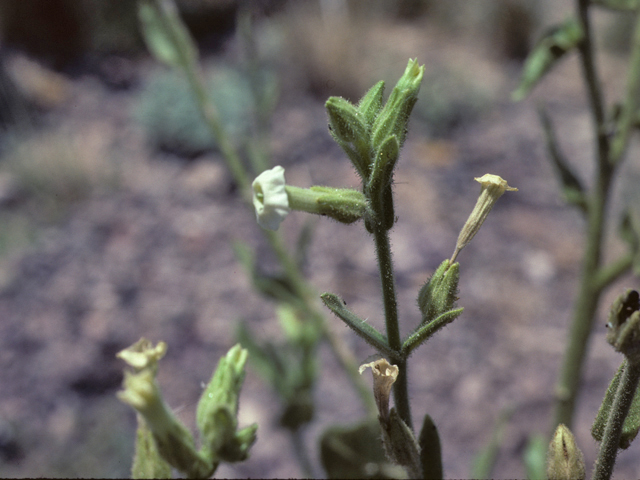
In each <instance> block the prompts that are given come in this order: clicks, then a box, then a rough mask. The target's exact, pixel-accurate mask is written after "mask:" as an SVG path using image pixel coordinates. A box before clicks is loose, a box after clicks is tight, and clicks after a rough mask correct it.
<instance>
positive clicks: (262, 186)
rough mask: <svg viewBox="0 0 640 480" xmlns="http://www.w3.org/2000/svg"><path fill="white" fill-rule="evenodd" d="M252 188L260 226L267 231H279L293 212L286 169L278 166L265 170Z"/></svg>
mask: <svg viewBox="0 0 640 480" xmlns="http://www.w3.org/2000/svg"><path fill="white" fill-rule="evenodd" d="M251 186H252V187H253V206H254V207H255V209H256V218H257V220H258V225H260V226H261V227H262V228H266V229H267V230H277V229H278V227H280V223H281V222H282V221H283V220H284V219H285V217H286V216H287V215H288V214H289V212H290V211H291V209H290V208H289V199H288V197H287V193H286V191H285V182H284V168H282V167H281V166H280V165H278V166H276V167H273V168H272V169H270V170H265V171H264V172H262V173H261V174H260V175H258V176H257V177H256V179H255V180H254V181H253V183H252V184H251Z"/></svg>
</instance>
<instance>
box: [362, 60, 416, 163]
mask: <svg viewBox="0 0 640 480" xmlns="http://www.w3.org/2000/svg"><path fill="white" fill-rule="evenodd" d="M423 76H424V66H419V65H418V62H417V61H416V60H409V64H408V65H407V68H406V69H405V71H404V74H403V75H402V77H400V80H398V83H397V84H396V86H395V88H394V89H393V91H392V92H391V95H390V96H389V99H388V100H387V103H386V104H385V106H384V107H383V108H382V110H381V111H380V113H379V114H378V116H377V117H376V119H375V122H374V124H373V127H372V147H373V148H374V151H377V150H378V148H379V147H380V146H381V145H382V144H383V143H384V142H385V141H386V139H387V138H389V137H390V136H391V135H395V136H396V137H398V143H399V144H400V146H402V144H403V143H404V140H405V138H406V136H407V125H408V123H409V115H411V111H412V110H413V107H414V105H415V104H416V102H417V101H418V92H419V91H420V83H421V82H422V77H423Z"/></svg>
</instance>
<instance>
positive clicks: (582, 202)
mask: <svg viewBox="0 0 640 480" xmlns="http://www.w3.org/2000/svg"><path fill="white" fill-rule="evenodd" d="M538 115H539V117H540V123H541V124H542V128H543V131H544V136H545V140H546V143H547V151H548V153H549V158H551V161H552V162H553V166H554V167H555V171H556V174H557V176H558V179H559V181H560V188H561V189H562V193H563V195H564V199H565V201H566V202H567V203H568V204H572V205H576V206H577V207H578V208H580V210H582V212H583V213H585V214H586V213H587V207H588V203H587V199H586V196H585V192H584V187H583V186H582V182H581V181H580V179H579V178H578V176H577V175H576V174H575V173H573V170H572V169H571V167H570V166H569V162H567V160H566V158H565V156H564V154H563V153H562V151H561V150H560V146H559V145H558V141H557V139H556V135H555V131H554V129H553V125H552V123H551V119H550V118H549V115H548V114H547V113H546V111H545V110H544V109H543V108H540V109H539V110H538Z"/></svg>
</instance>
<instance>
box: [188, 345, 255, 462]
mask: <svg viewBox="0 0 640 480" xmlns="http://www.w3.org/2000/svg"><path fill="white" fill-rule="evenodd" d="M247 357H248V351H247V350H246V349H244V348H242V347H241V346H240V344H236V345H235V346H233V347H232V348H231V349H230V350H229V352H227V354H226V355H225V356H224V357H222V358H221V359H220V361H219V362H218V367H217V368H216V370H215V372H214V373H213V376H212V377H211V380H210V381H209V384H208V385H207V386H206V388H205V389H204V391H203V392H202V396H201V397H200V401H199V402H198V408H197V411H196V421H197V425H198V430H199V431H200V436H201V438H202V443H203V448H204V449H205V451H206V452H207V454H208V455H209V457H210V458H212V459H221V460H224V461H227V462H237V461H241V460H244V459H246V457H247V455H248V450H249V447H250V446H251V444H253V441H255V430H256V428H257V427H251V430H252V431H253V437H250V436H247V435H246V433H247V432H244V433H243V435H241V436H240V437H238V436H237V432H236V428H237V425H238V420H237V414H238V401H239V396H240V390H241V389H242V383H243V382H244V376H245V365H246V363H247ZM247 442H248V443H247Z"/></svg>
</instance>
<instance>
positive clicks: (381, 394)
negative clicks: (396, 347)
mask: <svg viewBox="0 0 640 480" xmlns="http://www.w3.org/2000/svg"><path fill="white" fill-rule="evenodd" d="M367 368H371V372H372V373H373V397H374V398H375V401H376V405H377V406H378V413H379V414H380V422H381V423H383V424H385V425H386V424H388V423H389V395H390V394H391V387H393V384H394V383H395V381H396V379H397V378H398V373H399V370H398V367H397V365H391V364H390V363H389V362H388V361H387V360H386V359H385V358H381V359H379V360H376V361H375V362H371V363H367V364H365V365H361V366H360V368H359V369H358V371H359V372H360V374H361V375H362V372H364V371H365V370H366V369H367Z"/></svg>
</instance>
